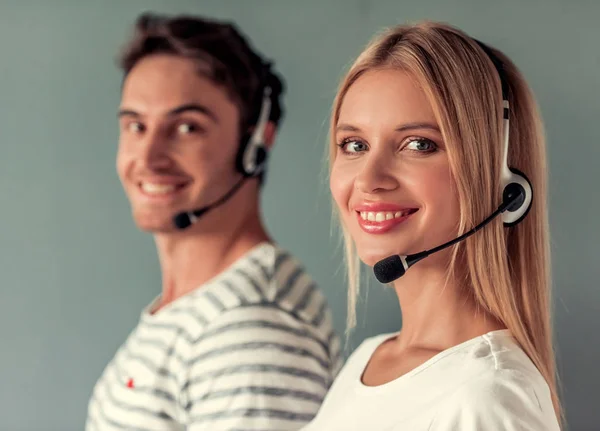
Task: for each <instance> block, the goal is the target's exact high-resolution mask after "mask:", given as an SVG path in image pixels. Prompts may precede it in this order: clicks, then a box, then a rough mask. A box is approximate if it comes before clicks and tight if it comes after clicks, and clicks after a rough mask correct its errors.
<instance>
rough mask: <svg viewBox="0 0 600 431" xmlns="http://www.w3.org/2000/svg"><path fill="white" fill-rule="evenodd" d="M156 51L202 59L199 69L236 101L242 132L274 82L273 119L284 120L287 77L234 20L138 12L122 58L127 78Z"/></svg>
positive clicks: (247, 126) (120, 64) (254, 118)
mask: <svg viewBox="0 0 600 431" xmlns="http://www.w3.org/2000/svg"><path fill="white" fill-rule="evenodd" d="M153 54H172V55H176V56H181V57H185V58H189V59H192V60H195V61H198V62H199V64H201V65H202V66H203V67H201V68H199V69H198V71H199V74H202V75H203V76H206V77H207V78H209V79H210V80H211V81H213V82H214V83H215V84H217V85H220V86H222V87H223V88H224V89H225V91H227V93H228V95H229V96H230V97H231V99H232V100H233V101H234V102H235V103H236V104H237V106H238V108H239V110H240V118H241V124H240V132H241V134H242V135H243V134H244V133H245V132H247V131H248V129H249V128H250V127H252V126H253V125H254V124H256V121H257V119H258V114H259V112H260V107H261V102H262V96H263V89H264V87H265V86H267V85H268V86H269V87H271V113H270V117H269V119H270V120H271V121H272V122H273V123H275V125H276V126H278V125H279V123H280V121H281V119H282V116H283V109H282V106H281V101H280V97H281V94H282V93H283V90H284V84H283V81H282V80H281V78H280V77H278V76H277V75H276V74H275V72H274V71H272V69H271V65H270V63H269V62H267V61H265V60H264V59H263V58H262V57H261V56H260V55H259V54H258V53H256V52H255V51H254V50H253V49H252V48H251V46H250V44H249V43H248V41H247V40H246V38H245V37H244V36H242V34H241V33H240V32H239V31H238V30H237V28H236V27H235V26H234V25H233V24H231V23H226V22H219V21H215V20H209V19H206V18H202V17H196V16H189V15H179V16H175V17H167V16H164V15H157V14H153V13H144V14H142V15H140V16H139V17H138V19H137V21H136V24H135V29H134V34H133V36H132V38H131V40H130V41H129V42H128V43H127V44H126V45H125V47H124V49H123V51H122V53H121V55H120V57H119V66H120V67H121V68H122V69H123V71H124V78H125V77H127V74H128V73H129V72H130V71H131V70H132V69H133V68H134V67H135V65H136V64H137V63H138V62H139V61H140V60H142V59H143V58H145V57H147V56H150V55H153ZM206 69H207V70H206Z"/></svg>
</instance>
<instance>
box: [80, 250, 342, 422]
mask: <svg viewBox="0 0 600 431" xmlns="http://www.w3.org/2000/svg"><path fill="white" fill-rule="evenodd" d="M157 300H158V299H157ZM154 304H156V301H155V302H154V303H153V304H151V305H150V306H149V307H148V308H147V309H146V310H144V312H143V313H142V315H141V318H140V321H139V323H138V325H137V326H136V328H135V329H134V330H133V331H132V333H131V334H130V335H129V337H128V339H127V340H126V341H125V343H124V344H123V346H121V348H120V349H119V350H118V352H117V353H116V355H115V357H114V359H113V360H112V361H111V362H110V363H109V364H108V366H107V367H106V369H105V370H104V372H103V374H102V376H101V377H100V379H99V381H98V382H97V384H96V386H95V388H94V391H93V394H92V397H91V400H90V402H89V408H88V418H87V422H86V430H87V431H95V430H100V431H104V430H123V429H127V430H131V429H135V430H144V431H145V430H147V431H151V430H152V431H154V430H156V431H158V430H160V431H171V430H187V431H201V430H210V431H218V430H229V431H233V430H238V431H241V430H297V429H300V428H302V426H303V425H305V424H306V423H308V422H310V420H311V419H312V418H313V417H314V416H315V415H316V413H317V411H318V409H319V407H320V405H321V402H322V401H323V399H324V398H325V394H326V393H327V390H328V388H329V387H330V385H331V383H332V381H333V379H334V377H335V375H336V374H337V372H338V371H339V369H340V367H341V355H340V343H339V339H338V337H337V335H336V333H335V331H334V330H333V328H332V321H331V312H330V309H329V307H328V305H327V301H326V299H325V297H324V296H323V294H322V293H321V292H320V290H319V288H318V287H317V286H316V284H315V283H314V282H313V281H312V280H311V278H310V276H309V275H308V274H307V273H306V272H305V270H304V269H303V267H302V265H301V264H300V263H299V262H298V260H296V259H295V258H294V257H293V256H291V255H290V254H289V253H288V252H286V251H284V250H282V249H280V248H278V247H277V246H275V245H273V244H270V243H263V244H260V245H258V246H256V247H255V248H253V249H252V250H251V251H249V252H248V253H247V254H246V255H245V256H243V257H242V258H240V259H239V260H238V261H236V262H235V263H234V264H233V265H232V266H230V267H229V268H228V269H227V270H225V271H224V272H222V273H221V274H219V275H218V276H217V277H215V278H214V279H212V280H210V281H209V282H207V283H206V284H204V285H203V286H201V287H200V288H198V289H196V290H194V291H193V292H192V293H190V294H188V295H185V296H183V297H181V298H178V299H177V300H175V301H174V302H172V303H170V304H168V305H167V306H165V307H164V308H162V309H161V310H160V311H159V312H157V313H156V314H151V310H152V309H153V308H154Z"/></svg>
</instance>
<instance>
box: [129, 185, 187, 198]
mask: <svg viewBox="0 0 600 431" xmlns="http://www.w3.org/2000/svg"><path fill="white" fill-rule="evenodd" d="M186 185H187V184H185V183H182V184H158V183H151V182H145V181H143V182H140V183H138V188H139V189H140V190H141V192H142V193H143V194H145V195H146V196H153V197H161V196H169V195H173V194H175V193H177V192H178V191H180V190H181V189H183V188H184V187H186Z"/></svg>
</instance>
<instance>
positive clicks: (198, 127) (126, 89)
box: [117, 55, 240, 233]
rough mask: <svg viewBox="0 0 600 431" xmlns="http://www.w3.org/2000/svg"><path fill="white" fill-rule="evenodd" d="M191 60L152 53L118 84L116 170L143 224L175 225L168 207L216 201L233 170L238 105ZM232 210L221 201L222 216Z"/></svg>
mask: <svg viewBox="0 0 600 431" xmlns="http://www.w3.org/2000/svg"><path fill="white" fill-rule="evenodd" d="M198 68H199V65H198V64H197V63H195V62H193V61H192V60H189V59H185V58H182V57H177V56H171V55H153V56H149V57H146V58H144V59H142V60H141V61H139V62H138V63H137V64H136V65H135V67H134V68H133V69H132V70H131V72H130V73H129V75H128V76H127V78H126V80H125V82H124V84H123V91H122V97H121V106H120V111H119V124H120V137H119V150H118V155H117V172H118V174H119V178H120V180H121V183H122V184H123V187H124V189H125V192H126V194H127V196H128V198H129V201H130V204H131V208H132V214H133V218H134V220H135V222H136V224H137V225H138V227H139V228H140V229H142V230H145V231H149V232H155V233H159V232H163V233H166V232H171V231H174V230H175V228H174V225H173V221H172V220H173V216H174V215H175V214H177V213H178V212H181V211H189V210H193V209H196V208H199V207H203V206H205V205H208V204H210V203H212V202H214V201H216V200H217V199H218V198H220V197H221V196H222V195H223V194H225V193H226V192H227V190H228V189H229V188H230V187H231V186H232V185H233V184H234V183H235V182H236V181H237V179H238V178H239V176H238V175H237V174H236V173H235V157H236V153H237V150H238V148H239V139H240V137H239V124H240V113H239V109H238V107H237V106H236V105H235V104H234V102H233V101H232V100H231V99H230V98H229V97H228V95H227V93H226V92H225V90H224V89H223V88H221V87H219V86H217V85H215V84H214V83H213V82H212V81H210V80H209V79H207V78H204V77H202V76H201V75H200V74H199V73H198V70H199V69H198ZM231 210H232V208H229V209H227V208H226V207H225V206H223V207H221V208H220V211H221V212H222V213H223V214H222V215H224V217H225V219H226V218H227V215H226V213H227V211H231ZM221 220H222V221H223V222H226V220H223V218H222V217H221Z"/></svg>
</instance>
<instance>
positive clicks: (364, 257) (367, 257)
mask: <svg viewBox="0 0 600 431" xmlns="http://www.w3.org/2000/svg"><path fill="white" fill-rule="evenodd" d="M357 251H358V257H359V258H360V260H361V261H362V262H363V263H364V264H365V265H367V266H370V267H373V266H375V264H376V263H377V262H379V261H380V260H383V259H385V258H386V257H390V256H392V255H394V254H397V253H395V252H393V251H382V250H360V249H357Z"/></svg>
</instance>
